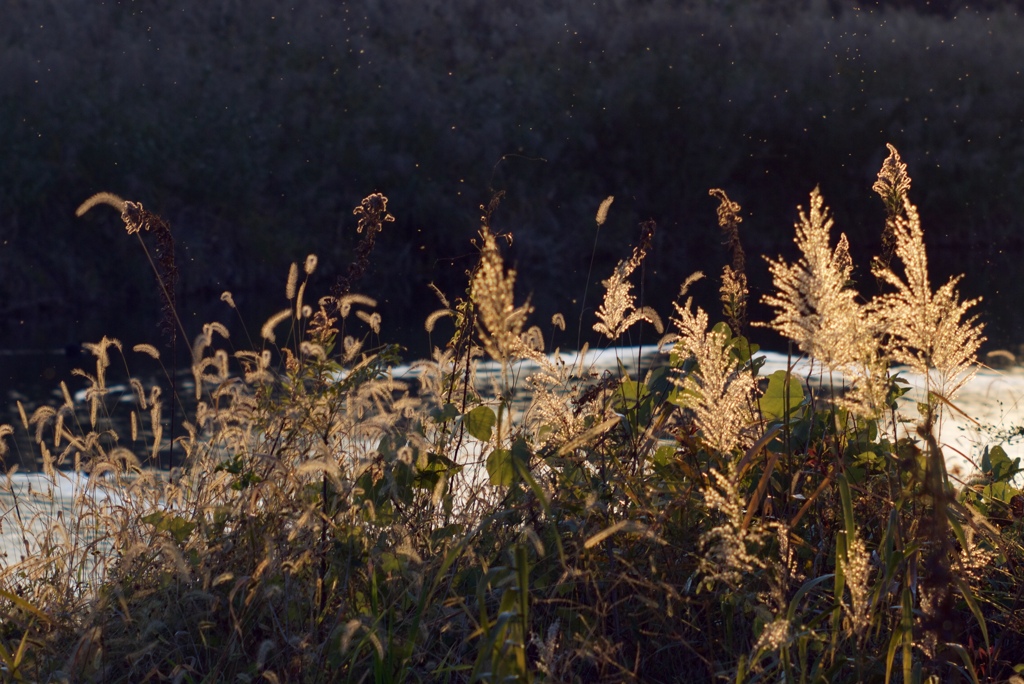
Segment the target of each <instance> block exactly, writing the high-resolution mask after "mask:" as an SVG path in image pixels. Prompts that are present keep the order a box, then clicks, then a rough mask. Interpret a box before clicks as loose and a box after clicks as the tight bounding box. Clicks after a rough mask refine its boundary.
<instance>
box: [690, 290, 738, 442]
mask: <svg viewBox="0 0 1024 684" xmlns="http://www.w3.org/2000/svg"><path fill="white" fill-rule="evenodd" d="M692 305H693V301H692V300H687V302H686V304H685V305H684V306H680V305H679V304H676V305H675V308H676V314H677V317H676V318H674V319H673V322H674V323H675V324H676V328H677V329H678V330H679V338H678V339H677V340H676V343H675V352H676V354H677V355H679V356H680V357H681V358H688V357H691V356H692V357H693V358H694V359H695V360H696V361H697V367H696V368H695V369H694V370H693V371H691V372H690V373H688V374H687V375H685V376H683V377H682V378H680V377H678V376H676V377H674V378H673V382H674V383H675V384H676V385H677V386H679V387H681V388H682V389H683V391H684V392H685V393H686V394H687V395H688V397H689V398H688V405H689V407H690V408H692V409H693V411H694V413H695V414H696V424H697V427H698V428H699V429H700V431H701V434H702V435H703V437H704V441H705V443H706V444H707V445H708V446H709V447H710V448H711V449H713V450H715V451H718V452H721V453H728V452H731V451H732V450H733V449H735V448H737V447H739V446H741V445H742V444H744V443H745V442H746V441H747V438H746V435H745V431H746V429H747V428H748V427H749V426H750V425H751V424H752V423H753V416H752V415H751V413H750V409H749V408H748V406H749V404H748V399H750V397H751V396H753V395H754V393H755V392H756V391H757V386H756V385H755V384H754V379H753V376H752V375H751V374H750V373H747V372H742V363H741V362H740V361H739V359H738V358H737V357H736V356H734V355H733V354H731V353H730V351H729V347H728V345H727V344H726V337H725V333H724V332H722V331H719V330H708V315H707V313H705V312H704V310H703V309H701V308H700V307H698V308H697V310H696V312H693V311H692V310H691V309H692Z"/></svg>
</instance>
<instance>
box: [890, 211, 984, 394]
mask: <svg viewBox="0 0 1024 684" xmlns="http://www.w3.org/2000/svg"><path fill="white" fill-rule="evenodd" d="M891 224H892V227H893V236H894V239H895V241H896V256H897V257H899V259H900V261H901V262H902V263H903V267H904V273H905V278H900V277H899V276H898V275H897V274H896V273H894V272H893V271H892V270H891V269H889V268H884V267H882V266H881V265H880V264H877V265H876V266H875V268H874V272H875V276H876V277H877V278H878V279H879V280H881V281H882V282H884V283H887V284H889V285H891V286H892V287H893V288H894V289H895V292H890V293H886V294H883V295H881V296H880V297H878V298H876V300H875V302H874V308H875V310H876V311H877V313H878V314H879V316H880V317H881V319H882V320H883V321H884V324H885V329H886V332H887V333H888V334H889V337H888V340H887V343H886V350H887V352H888V353H889V355H890V357H891V358H892V360H893V361H895V362H896V363H903V364H906V365H908V366H910V367H911V368H913V369H914V370H916V371H917V372H919V373H922V374H928V372H929V370H934V371H936V374H937V376H938V377H937V380H938V385H937V387H936V390H937V391H938V392H939V393H940V394H942V396H943V397H945V398H946V399H952V398H953V397H954V396H955V395H956V393H957V391H958V390H959V389H960V388H961V387H963V385H964V383H966V382H967V381H968V380H970V379H971V377H973V376H974V373H975V372H976V371H975V364H976V362H977V352H978V349H979V347H981V344H982V343H983V342H984V341H985V337H984V336H983V335H982V330H983V328H984V326H983V325H981V324H979V323H978V316H977V315H973V316H971V315H969V313H968V312H969V311H970V309H971V308H973V307H974V306H975V305H977V304H978V302H980V301H981V300H980V299H970V300H967V301H961V300H960V293H959V291H958V290H957V285H958V284H959V282H960V280H961V279H962V278H963V276H956V277H954V278H951V279H950V280H949V282H947V283H946V284H945V285H943V286H942V287H940V288H939V289H938V290H936V291H935V292H934V293H933V292H932V290H931V285H930V284H929V281H928V257H927V255H926V253H925V246H924V233H923V231H922V230H921V221H920V217H919V216H918V213H917V207H915V206H914V205H913V204H911V203H910V201H909V200H904V203H903V210H902V212H901V213H900V214H899V215H897V216H896V217H895V218H894V219H892V220H891Z"/></svg>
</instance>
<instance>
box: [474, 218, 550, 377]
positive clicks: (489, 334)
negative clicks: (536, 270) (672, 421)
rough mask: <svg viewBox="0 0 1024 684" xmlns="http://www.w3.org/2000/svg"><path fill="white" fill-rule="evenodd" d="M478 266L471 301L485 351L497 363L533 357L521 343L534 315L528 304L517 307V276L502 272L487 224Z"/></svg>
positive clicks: (483, 228) (496, 247)
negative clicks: (515, 297)
mask: <svg viewBox="0 0 1024 684" xmlns="http://www.w3.org/2000/svg"><path fill="white" fill-rule="evenodd" d="M479 236H480V264H479V265H478V266H477V269H476V271H475V272H474V273H473V280H472V282H471V283H470V298H471V299H472V301H473V303H474V304H475V305H476V307H477V311H478V316H477V318H476V326H477V332H478V333H479V334H480V341H481V342H482V343H483V347H484V350H485V351H486V352H487V353H488V354H490V356H491V358H493V359H494V360H496V361H506V360H508V359H511V358H515V357H524V358H531V357H533V356H536V354H535V353H534V352H533V351H532V350H530V349H528V348H527V346H526V345H525V344H523V341H522V339H521V335H522V332H523V326H524V325H525V324H526V318H527V316H529V315H530V313H531V312H532V311H533V307H532V306H531V305H530V303H529V301H527V303H525V304H523V305H522V306H516V305H515V300H514V293H513V291H514V288H515V282H516V272H515V270H514V269H508V270H507V271H506V270H505V262H504V260H503V259H502V257H501V251H500V250H499V249H498V243H497V240H496V239H495V236H494V234H493V233H492V232H491V230H490V228H488V227H487V225H486V224H484V225H482V226H481V227H480V233H479Z"/></svg>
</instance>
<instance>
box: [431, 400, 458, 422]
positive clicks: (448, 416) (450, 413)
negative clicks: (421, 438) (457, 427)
mask: <svg viewBox="0 0 1024 684" xmlns="http://www.w3.org/2000/svg"><path fill="white" fill-rule="evenodd" d="M430 417H431V418H433V419H434V422H435V423H446V422H448V421H449V420H453V419H455V418H458V417H459V409H458V408H456V406H455V404H445V405H444V408H437V407H434V408H432V409H431V410H430Z"/></svg>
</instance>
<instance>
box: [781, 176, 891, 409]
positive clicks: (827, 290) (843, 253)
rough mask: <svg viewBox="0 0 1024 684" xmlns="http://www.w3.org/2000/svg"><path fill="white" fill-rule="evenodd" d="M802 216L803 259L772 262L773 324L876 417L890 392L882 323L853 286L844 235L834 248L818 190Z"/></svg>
mask: <svg viewBox="0 0 1024 684" xmlns="http://www.w3.org/2000/svg"><path fill="white" fill-rule="evenodd" d="M799 211H800V222H799V223H797V224H796V238H795V242H796V244H797V246H798V247H799V248H800V252H801V254H802V256H801V257H800V259H799V260H798V261H797V262H796V263H794V264H786V263H785V262H783V261H782V260H781V259H780V260H773V259H768V268H769V271H770V272H771V274H772V279H773V281H774V283H775V289H776V291H777V294H775V295H768V296H766V297H765V298H764V301H765V303H767V304H768V305H770V306H772V307H774V308H775V310H776V316H775V320H773V321H772V322H771V323H770V324H769V325H770V327H772V328H774V329H775V330H776V331H778V332H779V333H781V334H782V335H784V336H786V337H788V338H789V339H791V340H793V341H794V342H796V343H797V346H798V347H799V349H800V351H802V352H804V353H805V354H808V355H809V356H811V357H813V358H815V359H817V360H818V361H820V362H822V363H823V364H824V365H825V366H826V367H827V368H829V369H830V370H833V371H838V372H841V373H843V375H844V376H845V378H846V380H847V381H848V382H849V383H850V384H851V390H850V391H849V392H848V393H847V394H846V395H845V396H844V397H843V400H842V401H843V403H844V404H845V405H846V407H847V408H849V409H850V410H853V411H854V412H856V413H857V414H858V415H862V416H869V415H876V414H877V413H878V411H880V410H881V409H882V408H883V405H884V399H885V395H886V391H887V385H886V377H885V376H886V364H885V360H884V359H883V358H881V357H880V355H879V353H878V347H879V345H878V338H879V336H880V334H881V330H880V328H879V324H878V323H877V322H876V321H875V320H874V319H873V318H872V317H871V316H870V315H869V313H870V312H869V311H868V310H867V309H866V307H864V306H862V305H861V304H860V303H859V302H858V301H857V297H858V294H857V291H856V290H854V289H852V288H851V287H849V283H850V276H851V274H852V272H853V262H852V260H851V259H850V251H849V244H848V242H847V240H846V235H845V234H843V235H841V236H840V238H839V243H838V244H837V246H836V247H835V249H833V248H832V247H831V246H830V231H831V228H832V224H833V221H832V218H831V217H830V216H829V215H828V210H827V208H826V207H825V204H824V200H823V199H822V196H821V193H820V192H819V190H818V189H817V188H815V189H814V191H813V192H812V193H811V200H810V209H809V211H808V212H804V210H803V208H802V207H801V208H800V209H799Z"/></svg>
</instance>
